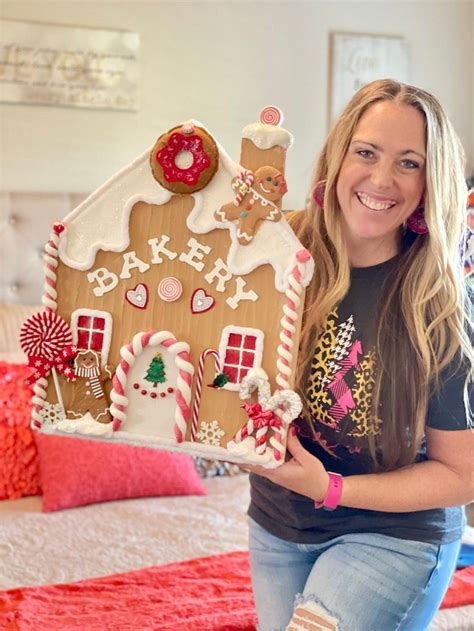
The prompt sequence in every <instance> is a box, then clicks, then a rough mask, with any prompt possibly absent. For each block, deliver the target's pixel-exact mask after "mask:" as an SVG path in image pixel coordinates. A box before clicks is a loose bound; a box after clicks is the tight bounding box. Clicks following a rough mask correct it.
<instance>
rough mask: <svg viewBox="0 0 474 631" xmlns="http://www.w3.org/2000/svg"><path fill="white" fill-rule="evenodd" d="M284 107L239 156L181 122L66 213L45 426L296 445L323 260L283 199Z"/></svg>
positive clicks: (274, 453) (38, 416) (215, 447)
mask: <svg viewBox="0 0 474 631" xmlns="http://www.w3.org/2000/svg"><path fill="white" fill-rule="evenodd" d="M275 116H276V117H277V119H278V118H279V113H278V110H276V109H275V108H267V109H266V110H264V111H263V113H262V115H261V120H260V122H258V123H254V124H251V125H248V126H247V127H245V129H244V130H243V132H242V149H241V157H240V162H239V163H237V162H234V161H233V160H232V159H231V158H230V157H229V156H228V155H227V153H226V152H225V151H224V149H223V148H222V147H221V146H220V145H219V144H218V142H216V140H215V139H214V138H213V136H212V135H211V133H210V132H209V131H208V130H207V129H205V128H204V126H203V125H202V124H200V123H198V122H197V121H188V122H186V123H184V124H182V125H179V126H177V127H175V128H173V129H172V130H170V131H169V132H166V133H164V134H163V135H161V136H160V137H159V139H158V141H157V142H156V143H155V145H154V146H153V147H152V148H151V149H149V150H147V151H146V152H145V153H143V155H141V156H139V157H138V158H137V159H136V160H135V161H134V162H132V163H131V164H130V165H129V166H127V167H126V168H124V169H123V170H121V171H120V172H118V173H117V174H116V175H114V176H113V177H112V178H111V179H110V180H109V181H108V182H106V183H105V184H104V185H103V186H101V187H100V188H99V189H98V190H96V191H95V192H94V193H93V194H92V195H90V196H89V197H88V198H87V199H86V200H85V201H84V202H83V203H82V204H80V206H78V207H77V208H76V209H75V210H74V211H73V212H71V213H70V214H69V215H68V216H67V217H65V218H64V220H63V221H61V222H58V223H56V224H55V225H54V226H53V232H52V234H51V238H50V241H49V243H48V244H47V246H46V254H45V269H46V284H45V288H46V290H45V295H44V297H43V302H44V304H45V306H46V309H47V312H48V315H49V317H50V318H51V322H50V325H51V326H53V324H52V322H53V320H58V318H59V320H60V322H61V323H64V325H63V327H64V331H63V332H62V335H63V337H62V338H61V339H63V346H62V347H61V348H62V351H61V352H58V353H57V357H56V358H53V357H52V356H51V355H50V356H48V358H47V359H48V364H47V365H46V366H45V365H44V362H43V366H42V368H40V369H39V371H37V373H36V375H35V377H34V378H35V379H36V385H35V392H36V395H35V399H34V403H35V405H34V412H33V420H32V422H33V425H34V427H35V428H36V429H38V430H41V431H45V432H49V433H68V434H71V435H78V436H88V437H93V438H94V437H95V438H98V439H100V440H107V441H117V442H124V443H130V444H138V445H148V446H153V447H158V448H165V449H180V450H184V451H187V452H189V453H192V454H196V455H202V456H206V457H212V458H217V459H224V460H232V461H235V462H260V463H263V464H265V465H266V466H276V465H277V464H279V463H280V462H282V461H283V458H284V452H285V439H286V432H287V428H288V424H289V423H290V422H291V420H292V418H294V417H295V416H297V414H298V413H299V411H300V402H299V399H298V397H297V396H296V395H295V393H294V392H293V391H292V385H293V372H294V366H295V362H296V349H297V346H298V337H299V330H300V325H301V318H302V309H303V304H304V288H305V286H307V284H308V283H309V281H310V279H311V276H312V272H313V261H312V259H311V257H310V256H309V254H308V252H307V251H306V250H304V249H303V248H302V246H301V244H300V243H299V241H298V240H297V238H296V237H295V235H294V233H293V231H292V230H291V228H290V226H289V225H288V223H287V222H286V221H285V218H284V214H283V213H282V209H281V204H282V197H283V195H284V193H285V192H286V183H285V177H284V169H285V157H286V150H287V148H288V147H289V146H290V145H291V142H292V137H291V135H290V133H289V132H288V131H286V130H284V129H283V128H282V127H281V126H280V125H279V122H280V121H279V120H275V119H274V117H275ZM48 322H49V321H48ZM43 324H44V323H43ZM48 326H49V325H48ZM54 326H56V325H54ZM54 326H53V328H54ZM58 326H59V325H58ZM59 328H61V327H59ZM68 336H69V337H68ZM24 338H25V339H28V336H27V335H25V336H24ZM71 339H72V346H71V344H68V341H69V342H70V341H71ZM66 346H68V349H69V350H68V351H67V352H66V350H64V349H65V347H66ZM33 365H34V364H33ZM37 365H38V366H39V363H38V364H37ZM53 365H54V366H55V367H53ZM52 367H53V369H52V372H48V371H49V369H51V368H52ZM51 377H53V378H51Z"/></svg>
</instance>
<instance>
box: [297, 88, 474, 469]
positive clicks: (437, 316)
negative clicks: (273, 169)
mask: <svg viewBox="0 0 474 631" xmlns="http://www.w3.org/2000/svg"><path fill="white" fill-rule="evenodd" d="M378 101H393V102H395V103H397V104H403V105H408V106H410V107H414V108H416V109H417V110H418V111H420V112H421V113H422V114H423V116H424V119H425V129H426V153H427V159H426V183H425V192H424V206H425V211H424V213H425V220H426V223H427V225H428V229H429V232H428V234H426V235H418V236H415V235H414V234H413V233H411V232H409V231H407V233H406V235H405V237H404V236H403V232H402V229H401V233H400V250H401V254H400V256H399V257H398V259H397V260H398V264H397V265H396V266H394V267H395V269H394V270H393V271H392V272H391V277H390V282H387V283H386V289H385V294H384V296H383V299H382V300H381V305H380V311H379V316H378V333H377V344H376V353H377V360H376V368H377V369H376V375H375V388H374V392H373V397H372V418H373V419H374V421H375V419H377V418H378V414H377V411H378V410H380V409H381V404H382V401H383V423H382V424H381V430H380V432H379V433H378V434H377V435H375V432H374V435H373V436H371V437H369V448H370V453H371V455H372V459H373V463H374V470H390V469H393V468H397V467H400V466H404V465H407V464H410V463H412V462H414V460H415V458H416V454H417V451H418V449H419V447H420V445H421V443H422V440H423V436H424V428H425V420H426V416H427V410H428V401H429V399H430V397H431V396H433V394H435V392H436V390H437V389H438V388H439V383H440V377H441V372H442V371H443V369H445V368H447V366H448V365H449V364H450V363H451V362H452V361H453V360H455V359H459V362H460V363H461V362H462V363H463V364H464V365H466V366H467V367H468V371H467V372H468V378H467V380H466V384H465V396H464V401H465V405H466V410H467V414H468V418H470V423H471V424H472V414H471V410H470V407H469V402H468V387H469V382H470V381H472V366H473V361H474V357H473V350H472V345H471V343H470V339H469V337H470V333H471V329H472V322H471V319H470V307H469V304H470V303H469V300H468V296H467V293H466V289H465V281H464V276H463V269H462V264H461V256H460V244H461V240H462V238H463V235H464V233H465V229H466V219H467V212H466V199H467V187H466V182H465V180H464V153H463V149H462V146H461V143H460V141H459V139H458V137H457V135H456V133H455V131H454V129H453V127H452V125H451V123H450V122H449V120H448V118H447V116H446V114H445V113H444V111H443V109H442V107H441V105H440V104H439V102H438V100H437V99H436V98H435V97H434V96H432V95H431V94H429V93H427V92H425V91H423V90H420V89H418V88H415V87H413V86H410V85H405V84H401V83H398V82H396V81H392V80H388V79H387V80H379V81H374V82H372V83H369V84H368V85H366V86H364V87H363V88H361V89H360V90H359V91H358V92H357V93H356V94H355V95H354V96H353V98H352V99H351V101H350V102H349V103H348V105H347V106H346V108H345V110H344V111H343V113H342V114H341V116H340V117H339V119H338V120H337V122H336V123H335V125H334V127H333V129H332V131H331V132H330V134H329V136H328V138H327V141H326V144H325V146H324V148H323V150H322V152H321V154H320V156H319V159H318V161H317V164H316V168H315V172H314V177H313V182H312V188H311V190H313V189H314V187H315V186H316V184H317V183H318V182H320V181H321V180H325V181H326V187H325V194H324V210H321V209H320V208H319V207H318V206H317V205H316V204H315V202H314V200H313V198H312V196H311V201H310V202H309V205H308V207H307V209H306V210H305V211H302V212H297V213H294V214H293V215H292V217H291V218H290V224H291V225H292V227H293V229H294V231H295V232H296V234H297V236H298V238H299V239H300V241H301V242H302V243H303V245H304V246H305V247H306V248H308V249H309V250H310V252H311V253H312V255H313V257H314V259H315V261H316V271H315V277H314V279H313V281H312V283H311V285H310V287H308V290H307V293H306V307H305V314H304V319H303V327H302V332H301V343H300V362H299V365H298V367H297V373H296V382H297V389H298V391H299V393H300V395H301V396H302V398H303V401H304V402H305V405H304V409H305V416H306V418H307V419H309V411H308V403H307V399H306V396H305V390H306V384H307V379H308V375H309V370H310V366H311V360H312V357H313V354H314V348H315V340H316V339H317V337H318V335H319V334H320V333H321V331H322V327H323V325H324V322H325V320H326V317H327V316H328V314H329V313H330V312H331V311H332V310H333V309H334V307H335V306H336V305H337V304H338V303H339V302H340V301H341V300H342V299H343V297H344V296H345V294H346V292H347V291H348V288H349V284H350V266H349V261H348V257H347V253H346V248H345V246H344V242H343V236H342V231H341V212H340V207H339V203H338V199H337V195H336V184H337V179H338V176H339V172H340V170H341V165H342V162H343V160H344V157H345V155H346V152H347V149H348V146H349V144H350V142H351V138H352V136H353V133H354V131H355V129H356V126H357V124H358V122H359V120H360V118H361V116H362V115H363V114H364V112H365V111H366V110H367V109H368V108H369V107H370V106H371V105H373V104H374V103H376V102H378ZM409 235H411V238H410V237H409ZM374 427H375V425H374Z"/></svg>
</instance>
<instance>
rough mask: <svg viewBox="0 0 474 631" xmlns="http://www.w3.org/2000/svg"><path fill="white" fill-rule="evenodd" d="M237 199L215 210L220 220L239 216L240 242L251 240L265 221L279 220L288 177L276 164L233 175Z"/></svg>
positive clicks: (242, 243)
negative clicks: (235, 176)
mask: <svg viewBox="0 0 474 631" xmlns="http://www.w3.org/2000/svg"><path fill="white" fill-rule="evenodd" d="M232 187H233V188H234V189H237V195H236V197H235V199H234V200H233V201H232V202H230V203H229V204H225V205H224V206H222V207H221V208H220V209H219V210H216V212H215V213H214V217H215V219H217V221H235V220H238V222H239V225H238V228H237V239H238V241H239V243H240V245H247V244H249V243H250V242H251V241H252V240H253V238H254V236H255V234H256V233H257V231H258V229H259V225H260V222H262V221H265V220H267V221H280V219H281V209H280V205H281V198H282V197H283V195H284V194H285V193H286V192H287V190H288V187H287V185H286V180H285V178H284V176H283V174H282V173H280V171H278V170H277V169H275V167H271V166H264V167H260V168H259V169H257V170H256V171H255V174H253V173H251V172H250V171H244V172H243V173H242V174H241V175H240V176H238V177H237V178H234V180H233V182H232Z"/></svg>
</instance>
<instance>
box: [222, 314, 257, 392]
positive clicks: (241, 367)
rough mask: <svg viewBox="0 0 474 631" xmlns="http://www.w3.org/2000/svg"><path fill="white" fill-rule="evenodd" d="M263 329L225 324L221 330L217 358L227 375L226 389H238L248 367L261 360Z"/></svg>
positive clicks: (255, 365) (254, 365)
mask: <svg viewBox="0 0 474 631" xmlns="http://www.w3.org/2000/svg"><path fill="white" fill-rule="evenodd" d="M262 352H263V331H260V330H259V329H251V328H248V327H236V326H227V327H225V328H224V329H223V331H222V337H221V342H220V344H219V358H220V361H221V367H222V370H223V372H225V373H227V374H228V375H229V379H230V381H229V383H228V384H226V386H224V387H227V388H228V389H231V390H238V388H239V383H240V382H241V381H242V379H243V378H244V377H245V375H246V374H247V373H248V371H249V370H250V368H259V367H260V365H261V362H262Z"/></svg>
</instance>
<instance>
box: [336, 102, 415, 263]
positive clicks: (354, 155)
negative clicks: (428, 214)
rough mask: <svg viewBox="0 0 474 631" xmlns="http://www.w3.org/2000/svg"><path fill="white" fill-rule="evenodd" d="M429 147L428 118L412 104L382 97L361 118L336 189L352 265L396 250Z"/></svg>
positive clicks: (380, 259)
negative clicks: (425, 121) (426, 130)
mask: <svg viewBox="0 0 474 631" xmlns="http://www.w3.org/2000/svg"><path fill="white" fill-rule="evenodd" d="M425 146H426V135H425V125H424V117H423V114H422V113H421V112H419V111H418V110H417V109H415V108H414V107H411V106H408V105H403V104H397V103H395V102H393V101H380V102H377V103H375V104H374V105H372V106H370V107H369V108H368V109H367V110H366V111H365V112H364V114H363V115H362V117H361V118H360V120H359V123H358V125H357V127H356V129H355V131H354V134H353V136H352V139H351V142H350V144H349V148H348V150H347V153H346V155H345V157H344V160H343V162H342V165H341V170H340V172H339V177H338V181H337V189H336V190H337V197H338V201H339V205H340V207H341V211H342V227H343V235H344V239H345V242H346V245H347V249H348V254H349V261H350V262H351V264H352V265H354V266H357V267H366V266H369V265H375V264H377V263H381V262H383V261H386V260H388V259H389V258H391V257H392V256H395V254H397V252H398V250H399V242H400V227H401V226H402V224H403V223H404V222H405V221H406V219H407V218H408V217H409V215H411V213H412V212H413V211H414V210H415V208H416V207H417V206H418V204H419V202H420V199H421V197H422V195H423V191H424V188H425V162H426V149H425Z"/></svg>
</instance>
